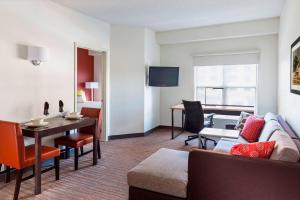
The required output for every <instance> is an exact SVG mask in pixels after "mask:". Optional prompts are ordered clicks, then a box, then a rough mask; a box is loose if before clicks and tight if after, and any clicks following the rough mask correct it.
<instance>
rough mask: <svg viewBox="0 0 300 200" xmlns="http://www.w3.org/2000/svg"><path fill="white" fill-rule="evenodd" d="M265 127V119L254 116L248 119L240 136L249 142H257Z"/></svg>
mask: <svg viewBox="0 0 300 200" xmlns="http://www.w3.org/2000/svg"><path fill="white" fill-rule="evenodd" d="M264 125H265V120H264V119H261V118H257V117H255V116H253V115H252V116H250V117H248V118H247V120H246V122H245V125H244V128H243V130H242V131H241V134H240V135H241V136H242V137H243V138H244V139H245V140H247V141H248V142H257V140H258V138H259V135H260V133H261V130H262V129H263V127H264Z"/></svg>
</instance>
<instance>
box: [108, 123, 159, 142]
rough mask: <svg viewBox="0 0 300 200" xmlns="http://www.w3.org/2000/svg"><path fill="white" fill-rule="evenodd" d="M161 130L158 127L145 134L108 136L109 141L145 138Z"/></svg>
mask: <svg viewBox="0 0 300 200" xmlns="http://www.w3.org/2000/svg"><path fill="white" fill-rule="evenodd" d="M159 128H160V126H157V127H154V128H152V129H150V130H148V131H146V132H144V133H128V134H122V135H110V136H108V140H116V139H126V138H134V137H144V136H147V135H150V134H151V133H153V132H154V131H155V130H157V129H159Z"/></svg>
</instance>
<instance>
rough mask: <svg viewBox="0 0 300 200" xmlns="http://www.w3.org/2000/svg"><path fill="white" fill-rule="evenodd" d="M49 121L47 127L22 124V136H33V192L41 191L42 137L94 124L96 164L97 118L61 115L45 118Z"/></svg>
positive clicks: (95, 155) (94, 156) (38, 192)
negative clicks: (71, 117)
mask: <svg viewBox="0 0 300 200" xmlns="http://www.w3.org/2000/svg"><path fill="white" fill-rule="evenodd" d="M45 121H47V122H49V125H47V127H41V128H28V127H26V126H24V125H22V132H23V135H24V136H27V137H32V138H35V167H34V170H35V171H34V174H35V175H34V179H35V194H36V195H37V194H40V193H41V191H42V190H41V167H42V161H41V146H42V138H43V137H47V136H51V135H55V134H58V133H62V132H66V133H69V131H70V130H73V129H79V128H82V127H87V126H94V127H95V131H94V135H93V165H96V164H97V145H96V141H97V140H96V133H97V120H96V119H93V118H87V117H85V118H82V119H79V120H66V119H64V118H62V117H54V118H49V119H46V120H45Z"/></svg>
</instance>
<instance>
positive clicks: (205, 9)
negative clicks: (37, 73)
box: [52, 0, 285, 31]
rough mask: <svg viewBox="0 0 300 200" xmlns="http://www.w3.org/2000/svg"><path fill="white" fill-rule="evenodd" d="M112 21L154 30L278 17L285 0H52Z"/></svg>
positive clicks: (112, 22)
mask: <svg viewBox="0 0 300 200" xmlns="http://www.w3.org/2000/svg"><path fill="white" fill-rule="evenodd" d="M52 1H54V2H57V3H59V4H62V5H64V6H67V7H70V8H72V9H75V10H77V11H80V12H82V13H84V14H86V15H89V16H92V17H95V18H97V19H100V20H103V21H106V22H108V23H111V24H123V25H133V26H142V27H147V28H150V29H153V30H155V31H166V30H173V29H182V28H191V27H199V26H208V25H215V24H224V23H232V22H241V21H250V20H257V19H264V18H272V17H278V16H279V15H280V13H281V10H282V7H283V4H284V1H285V0H52Z"/></svg>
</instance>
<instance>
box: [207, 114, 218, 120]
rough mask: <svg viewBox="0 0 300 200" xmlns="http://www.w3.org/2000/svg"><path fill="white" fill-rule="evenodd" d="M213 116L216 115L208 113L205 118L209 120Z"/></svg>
mask: <svg viewBox="0 0 300 200" xmlns="http://www.w3.org/2000/svg"><path fill="white" fill-rule="evenodd" d="M214 115H216V113H210V114H208V115H207V116H206V118H207V119H210V120H211V119H213V118H214Z"/></svg>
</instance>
